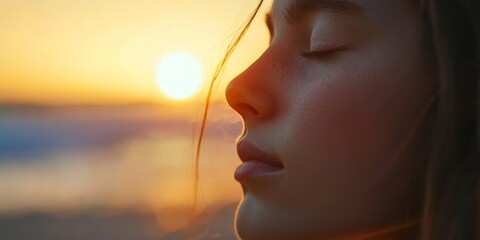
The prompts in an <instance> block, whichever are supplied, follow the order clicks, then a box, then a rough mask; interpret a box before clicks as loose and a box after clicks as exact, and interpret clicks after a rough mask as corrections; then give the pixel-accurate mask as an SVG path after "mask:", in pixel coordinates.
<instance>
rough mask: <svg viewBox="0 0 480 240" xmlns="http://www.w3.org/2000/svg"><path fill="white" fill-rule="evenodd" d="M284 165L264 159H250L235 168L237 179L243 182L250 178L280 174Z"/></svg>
mask: <svg viewBox="0 0 480 240" xmlns="http://www.w3.org/2000/svg"><path fill="white" fill-rule="evenodd" d="M282 171H283V167H279V166H274V165H270V164H267V163H265V162H262V161H257V160H250V161H247V162H244V163H242V164H241V165H240V166H238V167H237V169H236V170H235V180H237V181H239V182H242V181H245V180H247V179H250V178H254V177H261V176H269V175H274V174H279V173H281V172H282Z"/></svg>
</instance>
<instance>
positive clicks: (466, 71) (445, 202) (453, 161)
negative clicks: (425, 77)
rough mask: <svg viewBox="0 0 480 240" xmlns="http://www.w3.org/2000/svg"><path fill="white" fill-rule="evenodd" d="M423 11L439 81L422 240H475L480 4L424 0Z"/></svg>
mask: <svg viewBox="0 0 480 240" xmlns="http://www.w3.org/2000/svg"><path fill="white" fill-rule="evenodd" d="M421 12H422V14H423V17H424V22H425V25H426V26H427V29H426V31H427V34H430V36H429V38H430V39H431V42H430V43H431V47H432V48H433V54H434V58H433V59H435V62H434V64H435V65H436V73H437V74H436V76H437V80H438V89H437V92H438V102H437V106H436V109H435V122H434V126H433V131H432V136H431V145H430V146H431V149H430V156H429V159H428V163H427V173H426V190H425V199H424V200H425V201H424V211H423V219H422V223H421V229H422V232H421V239H424V240H427V239H428V240H431V239H452V240H453V239H477V238H480V236H479V235H478V234H479V233H478V227H479V226H478V225H479V224H480V222H479V220H478V217H479V216H478V213H477V211H478V204H479V199H480V198H479V197H480V196H479V192H480V191H479V186H480V185H479V184H478V182H479V172H480V158H479V154H478V153H479V151H478V150H479V142H478V137H479V126H480V125H479V124H480V121H479V118H478V117H480V116H479V113H480V111H479V110H480V109H479V106H480V103H479V98H478V91H479V90H480V89H479V85H478V81H479V80H480V78H479V63H480V62H479V56H480V21H479V20H480V19H479V14H480V6H479V3H478V1H477V2H474V1H470V0H454V1H452V0H426V1H424V2H422V4H421ZM476 231H477V233H476ZM475 236H477V238H476V237H475Z"/></svg>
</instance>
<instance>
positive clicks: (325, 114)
mask: <svg viewBox="0 0 480 240" xmlns="http://www.w3.org/2000/svg"><path fill="white" fill-rule="evenodd" d="M369 59H370V60H371V59H374V58H372V57H370V58H369ZM356 62H360V61H356ZM399 66H402V65H398V64H397V63H396V62H394V61H371V62H370V63H369V64H362V65H355V64H346V65H345V66H339V69H342V70H341V71H334V70H332V71H330V72H328V71H322V72H320V71H318V72H313V73H312V71H310V72H309V73H308V75H306V76H302V77H299V78H298V79H302V80H301V82H302V84H301V85H300V84H296V85H294V86H293V87H291V88H292V89H294V90H293V91H291V94H290V95H288V96H289V98H290V99H291V101H290V103H291V104H290V105H289V107H288V108H289V111H290V112H289V114H288V116H289V119H288V120H286V122H288V123H289V124H286V125H287V126H288V127H287V128H286V130H287V131H286V134H287V135H288V136H287V137H286V138H285V139H287V140H286V141H285V142H284V144H285V146H287V145H288V146H294V147H289V148H285V149H286V150H285V151H287V152H286V153H284V154H285V156H286V163H285V165H286V167H287V169H290V170H291V171H289V176H290V179H291V181H292V184H294V185H302V186H309V187H310V191H311V190H312V189H319V191H323V192H322V195H323V194H324V193H325V191H327V192H328V191H331V192H330V193H333V194H339V195H342V194H352V195H355V194H359V193H360V192H365V191H378V190H379V189H373V188H374V187H373V185H374V183H376V182H379V181H385V180H389V179H387V178H388V176H386V175H385V173H386V172H389V171H391V169H390V168H393V167H395V166H396V165H395V162H394V161H395V159H393V158H394V157H395V151H396V150H397V148H398V146H399V145H401V143H402V141H403V140H404V139H405V137H406V133H407V132H408V131H409V130H410V129H411V128H412V127H413V125H414V123H415V121H416V120H417V117H418V113H419V112H420V111H421V109H422V107H423V106H424V104H425V103H426V101H427V99H428V97H429V94H428V93H429V90H430V87H429V85H428V84H424V82H425V80H424V79H423V76H421V74H419V71H416V69H415V68H414V67H413V65H412V66H407V65H403V67H399ZM344 69H348V70H347V71H345V70H344ZM307 72H308V71H307ZM297 82H300V81H297ZM300 143H301V144H300ZM352 186H354V188H353V189H355V190H351V191H346V192H344V191H343V190H341V189H347V188H348V189H352ZM306 188H307V187H306ZM339 191H340V192H339ZM319 197H321V196H319ZM339 197H348V196H345V195H343V196H339ZM350 197H352V196H350ZM321 198H323V199H324V197H321Z"/></svg>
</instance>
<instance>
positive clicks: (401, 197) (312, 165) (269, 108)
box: [226, 0, 435, 239]
mask: <svg viewBox="0 0 480 240" xmlns="http://www.w3.org/2000/svg"><path fill="white" fill-rule="evenodd" d="M288 1H289V0H278V1H275V2H274V4H273V7H272V12H271V15H272V23H273V24H272V25H273V29H272V31H273V33H274V34H273V36H272V39H271V44H270V46H269V48H268V49H267V50H266V51H265V52H264V53H263V55H262V56H261V57H260V58H259V59H258V60H257V61H256V62H254V63H253V64H252V65H251V66H250V67H249V68H248V69H246V70H245V71H244V72H243V73H242V74H240V75H239V76H238V77H237V78H235V79H234V80H233V81H232V82H231V83H230V84H229V86H228V88H227V90H226V96H227V100H228V102H229V104H230V105H231V107H232V108H233V109H234V110H236V111H237V112H238V113H239V114H240V115H241V117H242V118H243V120H244V133H243V135H242V136H241V137H240V140H243V141H245V140H246V141H250V142H252V143H254V144H255V145H257V146H258V147H259V148H260V149H262V150H264V151H266V152H268V153H270V154H273V155H275V156H276V157H277V158H278V159H279V161H280V162H281V163H282V164H283V166H284V171H283V172H282V173H281V174H277V175H272V176H268V177H263V178H262V177H260V178H256V179H252V180H250V181H244V182H241V184H242V188H243V190H244V198H243V200H242V202H241V203H240V205H239V208H238V211H237V215H236V230H237V233H238V235H239V236H240V237H241V238H242V239H332V238H338V239H341V238H342V237H347V236H350V237H351V236H361V235H362V234H363V233H372V232H375V231H378V230H382V229H386V228H389V227H392V226H398V225H399V224H402V223H406V222H409V221H410V222H411V221H414V220H415V218H416V217H417V215H418V213H419V210H418V203H419V202H420V196H419V195H418V193H419V192H421V191H422V186H421V184H420V181H419V180H418V179H419V178H420V177H421V176H422V174H424V173H423V172H422V171H423V168H422V162H423V161H422V160H423V158H422V157H421V154H420V150H419V149H420V148H421V147H422V146H423V145H422V140H421V137H420V135H421V134H420V131H419V129H420V128H421V127H420V126H422V124H423V123H424V120H425V116H424V112H425V110H426V109H428V106H429V103H431V100H432V96H433V92H434V88H435V86H434V85H435V81H434V77H433V76H431V75H430V73H431V72H432V71H431V70H430V69H431V68H430V67H429V66H428V64H427V63H428V62H429V61H428V59H426V57H424V55H425V54H424V50H423V48H422V34H421V31H420V27H419V26H420V25H421V24H420V19H419V17H418V15H417V13H416V10H415V9H414V8H413V7H412V6H410V4H409V2H408V1H404V0H389V1H367V0H363V1H361V0H358V1H355V2H357V3H358V4H359V5H361V6H362V8H363V9H364V10H363V11H364V13H363V15H364V16H363V17H359V16H351V15H348V14H340V13H335V12H331V11H328V10H317V11H314V12H313V13H309V14H305V15H304V17H302V18H301V19H300V21H298V22H296V23H295V24H291V23H288V22H287V21H286V20H285V19H284V17H283V13H284V11H285V8H286V6H287V4H288ZM326 46H328V48H330V49H329V50H332V49H333V50H332V51H331V52H333V53H330V54H329V55H326V56H324V57H323V58H317V59H312V58H309V57H305V56H303V55H302V53H303V52H308V51H311V50H318V49H322V48H325V47H326ZM332 46H333V47H332ZM338 47H339V48H338ZM322 50H324V49H322ZM402 234H405V232H402V231H393V232H392V231H391V232H390V233H389V234H387V235H384V236H383V237H382V236H380V237H379V239H402V237H404V236H405V235H402ZM372 239H373V238H372Z"/></svg>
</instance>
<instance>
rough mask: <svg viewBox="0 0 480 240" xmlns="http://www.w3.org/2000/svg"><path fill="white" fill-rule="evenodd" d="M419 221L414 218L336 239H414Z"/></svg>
mask: <svg viewBox="0 0 480 240" xmlns="http://www.w3.org/2000/svg"><path fill="white" fill-rule="evenodd" d="M418 225H419V221H418V220H414V221H410V222H407V223H403V224H398V225H394V226H390V227H387V228H382V229H378V230H376V231H369V232H363V233H357V234H354V235H350V236H346V237H342V238H337V239H335V240H404V239H412V237H414V236H415V234H416V233H417V232H418Z"/></svg>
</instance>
